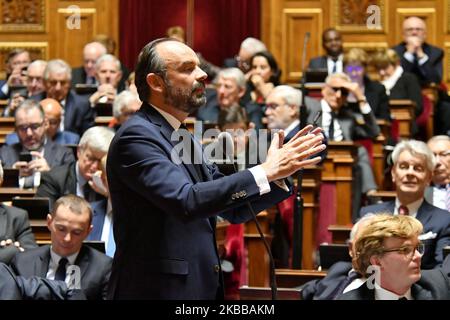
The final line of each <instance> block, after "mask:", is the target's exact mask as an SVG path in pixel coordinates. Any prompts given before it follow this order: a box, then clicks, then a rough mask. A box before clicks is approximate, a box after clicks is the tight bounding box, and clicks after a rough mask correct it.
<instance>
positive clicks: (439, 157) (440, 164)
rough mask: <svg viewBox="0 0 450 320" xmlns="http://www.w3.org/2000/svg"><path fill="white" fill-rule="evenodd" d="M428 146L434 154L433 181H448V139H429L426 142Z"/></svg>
mask: <svg viewBox="0 0 450 320" xmlns="http://www.w3.org/2000/svg"><path fill="white" fill-rule="evenodd" d="M428 147H430V149H431V151H433V153H434V155H435V156H436V167H435V168H434V172H433V183H434V184H436V185H444V184H447V183H450V141H444V140H438V141H431V142H429V143H428Z"/></svg>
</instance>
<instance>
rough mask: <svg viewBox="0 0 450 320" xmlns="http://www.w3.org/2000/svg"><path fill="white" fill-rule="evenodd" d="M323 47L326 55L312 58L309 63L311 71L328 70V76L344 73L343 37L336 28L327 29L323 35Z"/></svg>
mask: <svg viewBox="0 0 450 320" xmlns="http://www.w3.org/2000/svg"><path fill="white" fill-rule="evenodd" d="M322 47H323V49H324V50H325V52H326V55H324V56H320V57H316V58H312V59H311V61H309V66H308V68H310V69H327V70H328V74H332V73H336V72H344V68H343V60H344V54H343V53H344V48H343V46H342V36H341V34H340V33H339V31H337V30H336V29H334V28H329V29H326V30H325V31H324V32H323V33H322Z"/></svg>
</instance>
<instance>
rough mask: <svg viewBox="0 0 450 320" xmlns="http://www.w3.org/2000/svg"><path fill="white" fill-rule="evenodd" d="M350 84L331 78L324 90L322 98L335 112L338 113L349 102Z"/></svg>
mask: <svg viewBox="0 0 450 320" xmlns="http://www.w3.org/2000/svg"><path fill="white" fill-rule="evenodd" d="M348 85H349V82H348V81H346V80H344V79H340V78H331V79H330V80H329V83H327V84H325V86H324V87H323V89H322V96H323V98H324V100H325V101H326V102H327V103H328V105H329V106H330V107H331V109H333V110H334V111H338V110H339V109H340V108H341V107H342V106H343V105H344V103H345V102H346V101H347V95H348V90H347V89H346V88H347V87H348Z"/></svg>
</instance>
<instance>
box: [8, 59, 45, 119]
mask: <svg viewBox="0 0 450 320" xmlns="http://www.w3.org/2000/svg"><path fill="white" fill-rule="evenodd" d="M46 67H47V61H44V60H34V61H33V62H32V63H30V64H29V65H28V68H27V71H26V85H27V88H26V90H25V91H22V90H20V91H18V92H12V95H11V99H10V100H9V102H8V106H7V107H6V108H5V110H4V111H3V116H5V117H14V113H15V112H16V109H17V107H18V106H19V105H20V104H21V103H22V102H24V101H25V99H27V98H29V97H32V96H34V95H36V94H39V93H41V92H43V91H44V90H45V87H44V70H45V68H46Z"/></svg>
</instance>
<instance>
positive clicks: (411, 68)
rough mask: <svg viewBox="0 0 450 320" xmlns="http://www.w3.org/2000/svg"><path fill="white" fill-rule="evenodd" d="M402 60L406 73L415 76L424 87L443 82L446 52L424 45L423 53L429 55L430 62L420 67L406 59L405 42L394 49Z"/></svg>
mask: <svg viewBox="0 0 450 320" xmlns="http://www.w3.org/2000/svg"><path fill="white" fill-rule="evenodd" d="M393 49H394V50H395V52H397V54H398V56H399V57H400V58H401V64H402V67H403V69H404V70H405V71H407V72H410V73H413V74H415V75H416V76H417V77H418V78H419V80H420V83H421V84H422V85H424V84H427V83H430V82H435V83H438V84H439V83H441V81H442V60H443V58H444V51H443V50H442V49H440V48H438V47H435V46H432V45H430V44H428V43H424V44H423V45H422V49H423V51H424V52H425V53H426V54H427V55H428V60H427V62H425V63H424V64H423V65H421V66H418V65H415V64H414V63H411V62H409V61H408V60H406V59H405V57H404V56H403V54H404V53H405V51H406V45H405V43H404V42H402V43H400V44H399V45H397V46H395V47H394V48H393Z"/></svg>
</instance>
